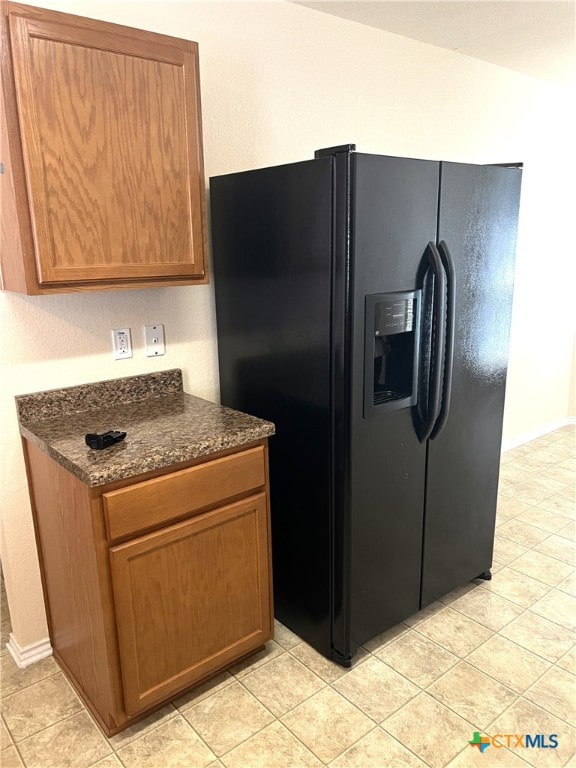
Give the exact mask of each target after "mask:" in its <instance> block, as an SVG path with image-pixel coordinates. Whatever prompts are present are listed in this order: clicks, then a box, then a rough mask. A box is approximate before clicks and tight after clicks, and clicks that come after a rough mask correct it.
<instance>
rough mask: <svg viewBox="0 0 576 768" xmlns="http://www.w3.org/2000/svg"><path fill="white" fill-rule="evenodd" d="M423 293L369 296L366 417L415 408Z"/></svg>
mask: <svg viewBox="0 0 576 768" xmlns="http://www.w3.org/2000/svg"><path fill="white" fill-rule="evenodd" d="M420 304H421V291H419V290H418V291H405V292H401V293H377V294H371V295H369V296H366V328H365V351H364V416H365V417H370V416H375V415H376V414H377V413H381V412H386V411H394V410H397V409H399V408H407V407H409V406H412V405H416V401H417V394H418V359H419V347H420Z"/></svg>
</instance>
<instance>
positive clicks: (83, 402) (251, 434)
mask: <svg viewBox="0 0 576 768" xmlns="http://www.w3.org/2000/svg"><path fill="white" fill-rule="evenodd" d="M148 393H149V396H148V397H146V394H148ZM110 400H112V402H110ZM16 401H17V409H18V415H19V426H20V434H21V435H22V436H23V437H24V438H25V439H26V440H28V441H30V442H31V443H33V444H34V445H35V446H37V447H38V448H39V449H40V450H41V451H42V452H43V453H46V454H47V455H48V456H50V457H51V458H52V459H53V460H54V461H55V462H57V463H58V464H60V465H61V466H62V467H64V469H66V470H67V471H69V472H70V473H71V474H73V475H74V476H75V477H77V478H78V479H79V480H81V481H82V482H83V483H85V484H86V485H87V486H88V487H90V488H96V487H99V486H103V485H109V484H111V483H115V482H118V481H121V480H129V479H131V478H136V477H138V476H141V475H145V474H148V473H150V472H154V471H157V470H165V471H167V472H169V471H170V469H171V468H172V467H174V468H176V467H177V466H178V465H181V464H183V463H186V462H190V461H193V460H194V459H203V458H206V459H208V458H209V457H210V456H212V455H214V454H219V453H222V452H223V451H226V450H230V449H234V448H239V447H242V446H248V445H250V444H251V443H256V442H258V441H259V440H263V439H265V438H268V437H270V436H271V435H273V434H274V432H275V427H274V424H272V423H271V422H269V421H265V420H263V419H260V418H258V417H256V416H251V415H249V414H246V413H242V412H241V411H236V410H233V409H231V408H228V407H226V406H222V405H218V404H217V403H213V402H211V401H209V400H204V399H202V398H199V397H196V396H195V395H190V394H187V393H185V392H184V391H183V387H182V374H181V371H180V370H179V369H174V370H170V371H165V372H160V373H156V374H148V375H147V374H143V375H139V376H134V377H128V378H125V379H120V380H111V381H105V382H96V383H95V384H93V385H82V386H76V387H70V388H68V389H60V390H51V391H47V392H38V393H32V394H31V395H24V396H18V397H17V398H16ZM78 406H84V407H83V408H82V409H81V410H80V409H79V407H78ZM86 406H87V407H86ZM112 428H113V429H122V430H123V431H126V432H127V437H126V440H125V441H122V442H120V443H118V444H116V445H113V446H111V447H110V448H106V449H104V450H102V451H94V450H91V449H90V448H88V447H87V446H86V444H85V441H84V437H85V434H86V433H87V432H94V431H103V429H112ZM136 482H138V481H136Z"/></svg>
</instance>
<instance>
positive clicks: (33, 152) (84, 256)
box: [0, 3, 207, 294]
mask: <svg viewBox="0 0 576 768" xmlns="http://www.w3.org/2000/svg"><path fill="white" fill-rule="evenodd" d="M1 42H2V47H3V50H4V51H5V52H6V53H5V55H3V57H2V64H1V66H2V90H3V100H4V108H3V109H2V114H3V115H4V114H5V117H2V118H1V119H2V121H4V120H6V125H0V130H1V131H2V136H3V138H2V147H1V149H2V157H1V158H0V160H1V161H2V163H3V166H4V173H3V174H2V175H1V176H0V180H1V184H2V216H3V219H4V220H3V222H2V228H1V232H2V279H3V288H4V289H6V290H13V291H19V292H23V293H28V294H42V293H55V292H62V291H69V290H73V291H78V290H94V289H104V288H134V287H150V286H151V285H175V284H191V283H203V282H206V281H207V278H206V273H205V258H204V225H203V205H204V170H203V162H202V134H201V119H200V92H199V76H198V46H197V44H196V43H193V42H190V41H187V40H180V39H177V38H172V37H167V36H165V35H159V34H155V33H151V32H144V31H140V30H135V29H130V28H128V27H121V26H118V25H115V24H108V23H105V22H100V21H93V20H91V19H85V18H81V17H79V16H71V15H69V14H64V13H57V12H54V11H47V10H43V9H40V8H33V7H31V6H25V5H18V4H14V3H3V5H2V41H1Z"/></svg>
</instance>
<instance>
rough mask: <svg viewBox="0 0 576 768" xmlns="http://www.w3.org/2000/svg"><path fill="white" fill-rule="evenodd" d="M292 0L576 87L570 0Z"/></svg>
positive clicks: (574, 5) (575, 24) (575, 30)
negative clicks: (558, 0)
mask: <svg viewBox="0 0 576 768" xmlns="http://www.w3.org/2000/svg"><path fill="white" fill-rule="evenodd" d="M292 1H293V2H295V3H296V4H297V5H305V6H306V7H308V8H313V9H314V10H317V11H321V12H323V13H328V14H331V15H333V16H340V17H341V18H343V19H349V20H350V21H355V22H358V23H360V24H366V25H367V26H370V27H377V28H379V29H384V30H386V31H388V32H393V33H395V34H397V35H402V36H403V37H409V38H412V39H413V40H419V41H420V42H422V43H430V44H431V45H436V46H438V47H439V48H446V49H448V50H450V51H456V52H458V53H461V54H464V55H465V56H471V57H472V58H474V59H482V60H483V61H489V62H491V63H492V64H498V65H500V66H502V67H507V68H508V69H514V70H516V71H518V72H522V73H523V74H526V75H531V76H532V77H539V78H543V79H546V80H551V81H554V82H560V83H571V84H574V83H576V13H575V10H576V1H575V0H572V2H568V1H566V0H564V1H562V2H556V0H535V1H534V0H513V1H512V2H510V1H509V0H448V2H446V1H445V0H292Z"/></svg>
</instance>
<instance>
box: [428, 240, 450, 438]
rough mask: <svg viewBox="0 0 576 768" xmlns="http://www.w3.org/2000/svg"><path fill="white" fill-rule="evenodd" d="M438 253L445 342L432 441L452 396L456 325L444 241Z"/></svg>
mask: <svg viewBox="0 0 576 768" xmlns="http://www.w3.org/2000/svg"><path fill="white" fill-rule="evenodd" d="M438 252H439V255H440V259H441V260H442V266H443V267H444V270H445V272H446V286H447V293H448V298H447V300H446V326H445V328H446V340H445V362H444V389H443V392H442V404H441V406H440V414H439V416H438V419H437V421H436V424H435V425H434V429H433V430H432V433H431V435H430V439H431V440H434V438H435V437H438V435H439V434H440V432H442V430H443V429H444V425H445V424H446V420H447V419H448V413H449V411H450V398H451V396H452V369H453V366H454V327H455V325H456V273H455V270H454V260H453V259H452V256H451V254H450V250H449V248H448V245H447V244H446V241H445V240H441V241H440V242H439V243H438Z"/></svg>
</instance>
